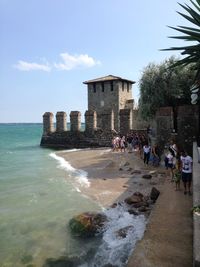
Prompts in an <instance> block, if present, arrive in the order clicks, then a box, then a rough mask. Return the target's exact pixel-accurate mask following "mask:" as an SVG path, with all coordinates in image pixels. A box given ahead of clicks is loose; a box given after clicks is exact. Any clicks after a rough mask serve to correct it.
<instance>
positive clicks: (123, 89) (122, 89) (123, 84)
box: [122, 82, 124, 91]
mask: <svg viewBox="0 0 200 267" xmlns="http://www.w3.org/2000/svg"><path fill="white" fill-rule="evenodd" d="M122 91H124V82H122Z"/></svg>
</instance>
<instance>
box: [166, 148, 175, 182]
mask: <svg viewBox="0 0 200 267" xmlns="http://www.w3.org/2000/svg"><path fill="white" fill-rule="evenodd" d="M166 158H167V168H169V169H170V170H171V181H173V176H174V173H173V169H174V164H173V162H174V157H173V155H172V153H171V151H170V150H169V153H168V154H167V156H166Z"/></svg>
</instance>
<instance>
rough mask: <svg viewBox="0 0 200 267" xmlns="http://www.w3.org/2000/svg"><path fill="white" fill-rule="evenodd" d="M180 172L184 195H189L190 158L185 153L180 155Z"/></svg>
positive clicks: (190, 179) (190, 178)
mask: <svg viewBox="0 0 200 267" xmlns="http://www.w3.org/2000/svg"><path fill="white" fill-rule="evenodd" d="M181 170H182V181H183V185H184V189H185V190H184V194H185V195H186V194H187V193H188V194H189V195H191V191H190V188H191V182H192V158H191V157H190V156H189V155H188V154H187V152H186V151H183V152H182V153H181Z"/></svg>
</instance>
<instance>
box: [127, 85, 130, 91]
mask: <svg viewBox="0 0 200 267" xmlns="http://www.w3.org/2000/svg"><path fill="white" fill-rule="evenodd" d="M129 86H130V84H129V83H127V92H129Z"/></svg>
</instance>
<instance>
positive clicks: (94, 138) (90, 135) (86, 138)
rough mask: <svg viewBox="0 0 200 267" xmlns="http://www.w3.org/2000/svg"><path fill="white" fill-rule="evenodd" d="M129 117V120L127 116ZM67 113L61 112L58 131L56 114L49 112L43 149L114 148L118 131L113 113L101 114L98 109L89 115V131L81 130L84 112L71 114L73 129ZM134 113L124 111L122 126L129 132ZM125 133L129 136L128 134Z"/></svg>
mask: <svg viewBox="0 0 200 267" xmlns="http://www.w3.org/2000/svg"><path fill="white" fill-rule="evenodd" d="M125 114H126V117H124V115H125ZM66 117H67V115H66V113H65V112H63V111H62V112H57V114H56V129H54V123H53V113H51V112H45V113H44V115H43V125H44V126H43V135H42V139H41V146H44V147H52V148H87V147H110V146H111V140H112V138H113V136H115V135H116V131H115V130H114V113H113V110H104V111H102V112H101V113H100V114H97V113H96V111H94V110H88V111H86V112H85V131H81V113H80V112H79V111H72V112H71V113H70V126H71V129H70V130H67V127H66V125H67V124H66ZM98 118H99V120H101V122H100V123H101V125H102V128H99V127H98V128H97V126H96V125H97V124H98ZM130 118H131V110H129V109H125V110H120V124H121V125H124V126H125V128H124V129H126V131H127V132H128V131H130V130H131V129H132V128H131V120H130ZM124 134H125V133H124Z"/></svg>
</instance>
